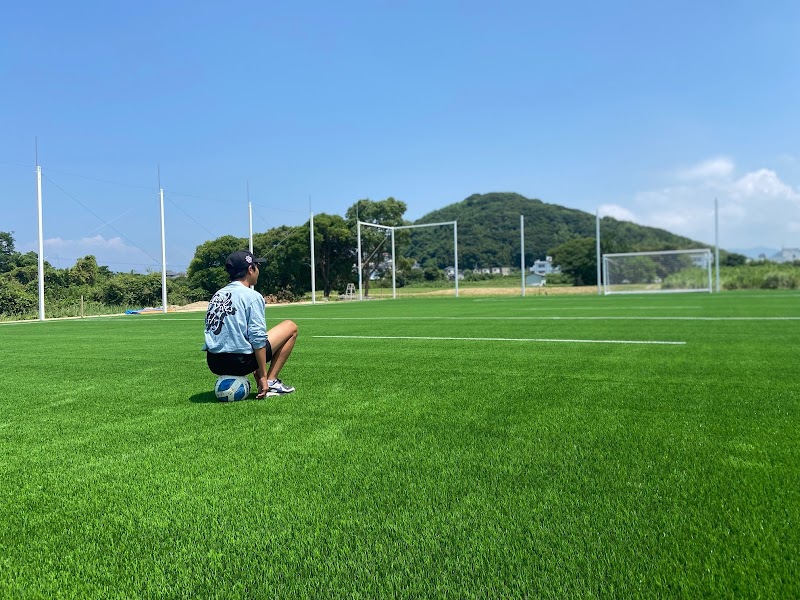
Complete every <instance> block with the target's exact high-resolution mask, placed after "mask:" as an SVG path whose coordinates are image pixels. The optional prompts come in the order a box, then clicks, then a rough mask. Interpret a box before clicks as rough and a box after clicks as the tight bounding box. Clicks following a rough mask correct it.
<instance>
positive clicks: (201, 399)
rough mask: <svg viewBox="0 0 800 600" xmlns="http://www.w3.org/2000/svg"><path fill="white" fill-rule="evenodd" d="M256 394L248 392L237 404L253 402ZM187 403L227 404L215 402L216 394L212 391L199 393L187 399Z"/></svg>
mask: <svg viewBox="0 0 800 600" xmlns="http://www.w3.org/2000/svg"><path fill="white" fill-rule="evenodd" d="M255 399H256V393H255V392H250V394H248V396H247V397H246V398H242V399H241V400H239V402H244V401H246V400H255ZM189 402H192V403H194V404H205V403H207V402H217V403H219V404H227V402H220V401H219V400H217V396H216V394H214V392H213V391H211V392H200V393H199V394H195V395H194V396H190V397H189Z"/></svg>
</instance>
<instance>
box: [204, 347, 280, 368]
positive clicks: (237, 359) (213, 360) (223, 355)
mask: <svg viewBox="0 0 800 600" xmlns="http://www.w3.org/2000/svg"><path fill="white" fill-rule="evenodd" d="M271 360H272V347H271V346H270V345H269V342H267V362H268V363H269V361H271ZM206 363H207V364H208V368H209V369H211V372H212V373H214V375H249V374H250V373H255V371H256V369H258V362H257V361H256V355H255V354H236V353H234V352H218V353H216V354H215V353H213V352H206Z"/></svg>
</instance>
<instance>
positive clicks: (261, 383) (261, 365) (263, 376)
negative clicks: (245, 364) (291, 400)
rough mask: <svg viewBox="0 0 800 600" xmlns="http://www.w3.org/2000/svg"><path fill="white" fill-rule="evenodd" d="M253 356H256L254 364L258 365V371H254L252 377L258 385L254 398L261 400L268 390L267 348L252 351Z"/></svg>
mask: <svg viewBox="0 0 800 600" xmlns="http://www.w3.org/2000/svg"><path fill="white" fill-rule="evenodd" d="M253 354H255V356H256V363H258V369H257V370H256V372H255V374H254V375H253V376H254V377H255V378H256V382H257V383H258V394H256V398H263V397H264V396H266V395H267V390H268V389H269V384H268V383H267V348H266V346H265V347H263V348H257V349H255V350H254V351H253Z"/></svg>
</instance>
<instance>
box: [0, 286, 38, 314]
mask: <svg viewBox="0 0 800 600" xmlns="http://www.w3.org/2000/svg"><path fill="white" fill-rule="evenodd" d="M37 306H38V299H37V298H36V296H34V295H33V294H31V293H29V292H28V291H27V290H26V289H25V287H24V286H23V285H22V284H20V283H19V282H18V281H17V280H15V279H8V278H5V277H0V314H3V315H6V316H16V317H22V316H25V315H26V314H28V313H31V312H33V311H35V310H36V307H37Z"/></svg>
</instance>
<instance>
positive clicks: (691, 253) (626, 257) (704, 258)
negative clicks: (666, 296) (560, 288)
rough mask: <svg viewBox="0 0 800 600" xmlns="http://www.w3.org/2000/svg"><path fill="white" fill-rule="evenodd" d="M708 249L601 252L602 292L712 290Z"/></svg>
mask: <svg viewBox="0 0 800 600" xmlns="http://www.w3.org/2000/svg"><path fill="white" fill-rule="evenodd" d="M711 265H712V260H711V250H709V249H708V248H700V249H696V250H664V251H660V252H625V253H620V254H604V255H603V293H604V294H648V293H677V292H709V293H710V292H711Z"/></svg>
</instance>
